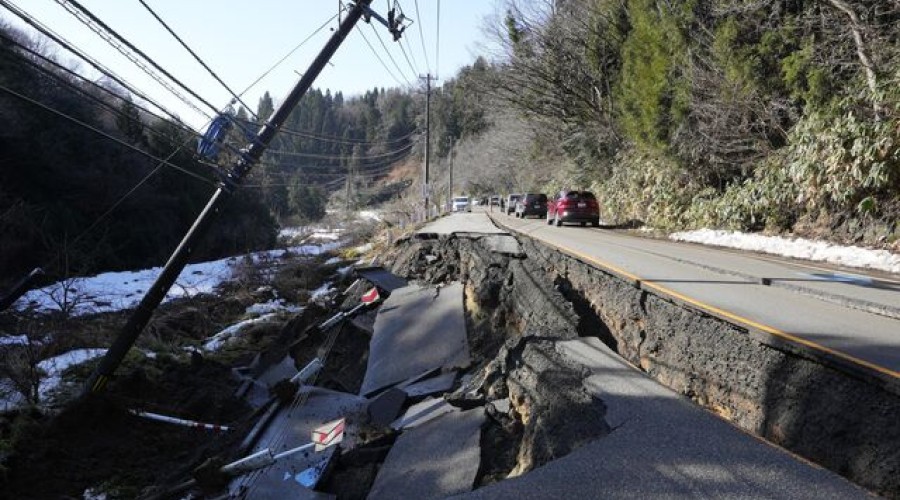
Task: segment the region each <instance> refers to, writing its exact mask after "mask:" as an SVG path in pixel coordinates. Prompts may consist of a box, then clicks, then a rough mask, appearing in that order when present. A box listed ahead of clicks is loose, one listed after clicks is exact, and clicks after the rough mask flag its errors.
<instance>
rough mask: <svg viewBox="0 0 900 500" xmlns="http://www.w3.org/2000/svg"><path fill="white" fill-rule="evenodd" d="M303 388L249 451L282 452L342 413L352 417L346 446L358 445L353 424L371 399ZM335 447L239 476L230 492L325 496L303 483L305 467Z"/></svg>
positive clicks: (257, 495) (252, 495)
mask: <svg viewBox="0 0 900 500" xmlns="http://www.w3.org/2000/svg"><path fill="white" fill-rule="evenodd" d="M301 391H305V394H304V395H302V396H301V398H300V399H299V400H298V401H299V404H298V405H297V406H296V407H294V408H292V407H291V406H290V405H289V406H286V407H284V408H282V409H281V410H280V411H279V412H278V413H277V414H276V415H275V417H274V418H273V420H272V422H271V424H270V425H269V426H268V427H267V428H266V430H265V432H264V433H263V435H262V436H261V437H260V439H259V441H258V444H257V445H256V446H255V447H254V448H253V449H252V450H250V451H249V452H248V453H247V455H250V454H252V453H255V452H257V451H260V450H262V449H265V448H270V449H271V450H272V451H273V452H274V453H281V452H283V451H286V450H289V449H292V448H296V447H297V446H301V445H304V444H306V443H309V442H310V440H311V438H310V435H311V433H312V431H313V429H315V428H317V427H319V426H321V425H322V424H324V423H326V422H329V421H332V420H335V419H338V418H342V417H345V418H347V419H348V425H347V430H346V432H345V437H344V444H343V446H344V448H349V447H352V446H353V445H354V443H355V440H356V435H355V433H356V426H355V425H352V424H353V422H359V421H362V420H364V419H365V416H364V415H365V410H366V405H367V404H368V401H367V400H366V399H365V398H361V397H359V396H356V395H353V394H346V393H341V392H336V391H330V390H327V389H321V388H318V387H304V388H302V389H301ZM304 399H305V400H304ZM335 450H336V448H335V447H331V448H328V449H327V450H325V451H323V452H322V453H315V452H313V451H311V450H310V451H309V452H303V453H298V454H296V455H291V456H289V457H287V458H285V459H282V460H280V461H278V462H277V463H276V464H275V465H272V466H269V467H267V468H265V469H262V470H261V471H259V472H258V473H251V474H247V475H244V476H242V477H239V478H236V479H235V480H234V481H232V483H231V484H230V485H229V492H230V493H232V494H233V495H242V494H243V495H246V498H322V497H321V496H319V495H320V494H318V493H316V492H313V491H311V490H309V489H307V488H306V487H304V486H302V484H301V483H300V481H301V480H303V479H304V474H303V473H304V471H306V470H307V469H309V468H311V467H315V466H316V465H317V464H319V463H320V462H321V460H322V459H323V458H324V457H325V456H326V455H325V454H330V453H334V452H335Z"/></svg>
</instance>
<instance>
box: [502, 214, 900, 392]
mask: <svg viewBox="0 0 900 500" xmlns="http://www.w3.org/2000/svg"><path fill="white" fill-rule="evenodd" d="M500 224H502V225H504V226H505V227H507V228H508V229H511V230H513V231H516V232H519V233H523V234H524V232H523V231H518V230H516V229H514V228H512V227H509V226H507V225H506V224H503V223H502V222H501V223H500ZM528 236H529V237H531V238H534V239H537V240H540V241H542V242H544V243H546V244H547V245H550V246H551V247H554V248H557V249H559V250H562V251H563V252H566V253H568V254H569V255H572V256H575V257H578V258H580V259H583V260H585V261H587V262H590V263H591V264H594V265H596V266H598V267H600V268H603V269H605V270H607V271H612V272H613V273H615V274H618V275H620V276H624V277H625V278H628V279H630V280H632V281H636V282H638V283H641V287H647V288H651V289H653V290H656V291H658V292H661V293H663V294H664V295H668V296H670V297H674V298H676V299H678V300H681V301H684V302H687V303H688V304H691V305H693V306H696V307H698V308H700V309H702V310H705V311H707V312H710V313H713V314H714V315H716V316H722V317H725V318H728V319H730V320H732V321H734V322H736V323H739V324H742V325H744V326H749V327H751V328H755V329H757V330H760V331H763V332H765V333H768V334H770V335H774V336H776V337H780V338H783V339H785V340H789V341H791V342H794V343H797V344H801V345H804V346H807V347H810V348H812V349H815V350H818V351H822V352H825V353H828V354H830V355H832V356H836V357H838V358H841V359H843V360H845V361H850V362H852V363H854V364H857V365H861V366H864V367H866V368H869V369H871V370H875V371H877V372H879V373H883V374H885V375H888V376H890V377H893V378H900V372H898V371H895V370H891V369H889V368H885V367H883V366H879V365H876V364H874V363H871V362H869V361H865V360H863V359H859V358H857V357H855V356H852V355H850V354H846V353H843V352H841V351H836V350H834V349H832V348H830V347H825V346H823V345H821V344H817V343H815V342H813V341H811V340H807V339H804V338H802V337H798V336H796V335H792V334H790V333H787V332H785V331H782V330H779V329H778V328H775V327H772V326H769V325H765V324H763V323H758V322H756V321H753V320H751V319H749V318H745V317H743V316H740V315H737V314H734V313H731V312H728V311H725V310H724V309H720V308H718V307H716V306H713V305H710V304H707V303H705V302H702V301H700V300H697V299H694V298H692V297H688V296H686V295H683V294H681V293H679V292H676V291H674V290H672V289H669V288H666V287H665V286H662V285H660V284H659V283H657V282H654V281H652V280H645V279H644V278H641V277H639V276H637V275H635V274H633V273H630V272H628V271H625V270H623V269H621V268H619V267H617V266H614V265H612V264H610V263H608V262H605V261H602V260H600V259H598V258H596V257H593V256H591V255H587V254H585V253H583V252H580V251H578V250H575V249H573V248H569V247H567V246H565V245H560V244H558V243H553V242H550V241H549V240H547V239H544V238H542V237H540V236H535V235H534V234H533V233H529V234H528Z"/></svg>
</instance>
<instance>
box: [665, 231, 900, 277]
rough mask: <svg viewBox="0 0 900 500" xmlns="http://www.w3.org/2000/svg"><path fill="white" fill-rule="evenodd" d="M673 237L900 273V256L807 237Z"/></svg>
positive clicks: (732, 234)
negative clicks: (807, 238)
mask: <svg viewBox="0 0 900 500" xmlns="http://www.w3.org/2000/svg"><path fill="white" fill-rule="evenodd" d="M669 238H670V239H672V240H675V241H688V242H692V243H701V244H704V245H714V246H720V247H728V248H738V249H741V250H751V251H754V252H763V253H768V254H772V255H782V256H785V257H792V258H796V259H806V260H812V261H819V262H830V263H832V264H838V265H841V266H848V267H859V268H868V269H877V270H880V271H887V272H890V273H898V274H900V255H896V254H892V253H891V252H888V251H886V250H870V249H868V248H860V247H856V246H849V247H845V246H839V245H834V244H831V243H827V242H824V241H813V240H806V239H803V238H783V237H779V236H764V235H761V234H749V233H741V232H738V231H719V230H712V229H700V230H697V231H686V232H680V233H673V234H671V235H669Z"/></svg>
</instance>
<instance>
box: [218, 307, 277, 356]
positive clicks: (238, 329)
mask: <svg viewBox="0 0 900 500" xmlns="http://www.w3.org/2000/svg"><path fill="white" fill-rule="evenodd" d="M277 316H278V313H277V312H273V313H269V314H264V315H262V316H260V317H258V318H252V319H247V320H244V321H241V322H238V323H235V324H233V325H231V326H229V327H228V328H226V329H224V330H222V331H221V332H219V333H217V334H215V335H213V336H212V337H210V338H209V339H207V340H206V342H204V343H203V350H204V351H217V350H219V349H221V348H222V347H223V346H225V345H226V344H228V343H229V342H230V341H231V340H232V339H233V338H235V337H237V336H239V335H240V334H241V333H243V332H244V331H245V330H246V329H247V328H248V327H250V326H253V325H257V324H260V323H268V322H270V321H272V320H273V319H275V317H277Z"/></svg>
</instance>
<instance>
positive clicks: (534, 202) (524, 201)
mask: <svg viewBox="0 0 900 500" xmlns="http://www.w3.org/2000/svg"><path fill="white" fill-rule="evenodd" d="M529 215H537V216H538V217H546V216H547V195H546V194H544V193H528V194H526V195H525V196H523V197H522V198H520V199H519V201H518V203H516V217H519V218H521V219H524V218H525V217H528V216H529Z"/></svg>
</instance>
